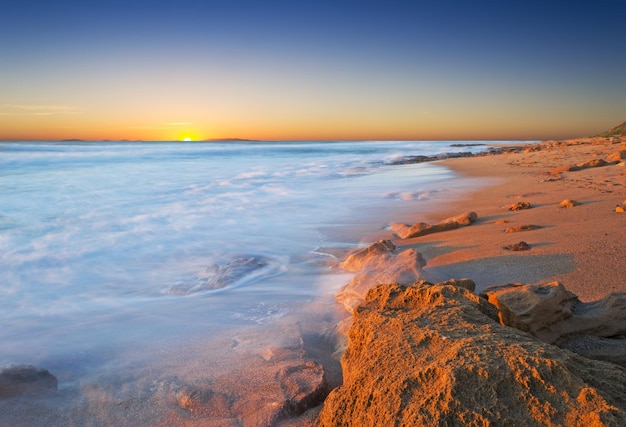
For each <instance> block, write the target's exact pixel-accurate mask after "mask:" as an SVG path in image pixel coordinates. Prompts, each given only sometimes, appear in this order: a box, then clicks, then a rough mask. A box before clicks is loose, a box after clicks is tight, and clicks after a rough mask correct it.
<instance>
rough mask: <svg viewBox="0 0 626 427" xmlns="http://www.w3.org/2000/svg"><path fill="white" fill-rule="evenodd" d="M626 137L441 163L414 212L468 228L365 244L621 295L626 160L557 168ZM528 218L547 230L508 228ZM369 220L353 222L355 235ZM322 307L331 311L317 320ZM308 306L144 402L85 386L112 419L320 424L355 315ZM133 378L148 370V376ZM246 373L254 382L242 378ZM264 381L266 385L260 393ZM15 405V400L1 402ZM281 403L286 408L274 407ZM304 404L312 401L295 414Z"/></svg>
mask: <svg viewBox="0 0 626 427" xmlns="http://www.w3.org/2000/svg"><path fill="white" fill-rule="evenodd" d="M625 143H626V138H621V139H620V140H617V142H615V140H609V139H605V138H596V139H584V140H576V141H563V142H558V143H557V142H547V143H546V142H543V143H532V144H528V145H523V146H518V147H517V148H510V147H501V148H500V150H501V151H499V152H497V153H485V154H478V155H474V156H463V157H456V158H448V159H445V160H436V164H438V165H441V166H445V167H446V168H449V169H450V170H452V171H453V172H454V174H455V176H454V177H453V178H450V179H449V182H450V183H455V182H458V183H459V184H458V185H457V186H456V187H454V188H451V189H450V191H446V192H444V193H441V194H439V195H437V196H436V197H434V198H433V200H432V203H431V201H428V202H427V207H426V208H424V209H420V211H419V212H415V213H413V214H409V217H410V221H411V222H426V223H431V224H437V223H438V222H440V221H442V220H443V219H444V218H449V217H454V216H457V215H459V214H460V213H462V212H468V211H474V212H476V213H477V214H478V219H477V220H476V221H475V222H473V223H471V224H470V225H469V226H463V227H459V228H456V229H453V230H448V231H442V232H436V233H433V234H428V235H425V236H421V237H416V238H409V239H400V238H399V237H398V236H397V235H394V234H393V233H392V231H391V230H390V229H389V227H386V228H385V227H384V225H385V224H381V227H380V228H378V229H374V230H365V233H364V234H362V235H361V236H362V240H361V241H362V242H365V241H368V242H372V241H376V240H377V239H391V240H392V241H393V243H394V244H395V245H396V246H397V248H398V249H397V252H398V253H399V252H403V251H406V250H407V249H414V250H415V251H416V252H417V253H419V254H421V255H420V257H421V256H423V258H424V260H425V262H426V264H425V265H424V266H423V268H418V270H419V273H420V275H419V278H420V279H426V280H428V281H432V282H442V281H446V280H448V279H461V278H469V279H472V280H473V281H474V282H475V283H476V294H478V293H480V292H482V291H483V290H484V289H485V288H487V287H488V286H491V285H502V284H506V283H514V282H521V283H525V284H526V283H537V284H540V283H546V282H550V281H554V280H558V281H560V282H562V283H563V284H564V285H565V287H566V288H567V289H568V290H570V291H572V292H573V293H574V294H576V295H577V296H578V297H580V299H581V300H583V301H595V300H598V299H600V298H603V297H605V296H606V295H607V294H609V293H611V292H618V291H622V292H624V291H626V282H625V281H624V280H623V278H624V277H626V263H624V262H623V256H622V255H621V242H622V241H623V240H624V237H626V229H625V228H624V222H625V221H626V213H618V212H616V211H615V205H621V204H622V203H624V202H626V172H625V170H626V169H625V168H624V166H623V160H622V163H621V166H620V165H619V164H618V162H616V163H615V164H610V165H606V166H603V167H595V168H588V169H583V170H579V171H565V172H564V171H561V172H555V171H553V169H555V168H563V167H564V166H568V165H572V164H578V163H580V162H586V161H588V160H590V159H599V158H607V157H608V156H609V155H611V154H613V153H615V152H617V151H619V150H620V149H621V148H622V147H623V146H624V144H625ZM551 171H552V172H551ZM476 183H480V184H478V185H476ZM564 199H573V200H576V201H577V202H579V203H580V204H579V205H577V206H575V207H572V208H561V207H559V204H560V203H561V201H563V200H564ZM521 201H525V202H529V203H530V204H531V209H526V210H521V211H510V210H508V209H507V207H508V206H509V205H511V204H513V203H516V202H521ZM624 206H626V205H624ZM401 211H402V212H403V213H402V215H404V214H405V211H403V210H402V209H399V210H394V209H393V208H392V209H390V212H389V214H390V215H391V216H393V215H394V212H396V213H400V212H401ZM381 218H382V220H383V221H397V220H398V218H397V217H391V218H389V217H383V216H381ZM524 224H532V225H536V226H538V227H539V228H537V229H534V230H530V231H520V232H514V233H506V232H505V231H504V229H505V228H508V227H514V226H519V225H524ZM362 228H363V227H359V226H358V224H356V225H355V227H354V230H352V231H356V230H357V229H358V230H359V231H360V230H361V229H362ZM520 240H524V241H526V242H528V244H529V245H530V250H528V251H522V252H510V251H506V250H504V249H502V247H503V246H505V245H508V244H511V243H516V242H519V241H520ZM358 246H359V248H360V247H361V245H358ZM355 249H357V248H353V250H355ZM348 252H349V250H348V249H345V250H344V249H343V248H342V249H341V250H338V253H337V256H338V257H340V258H341V257H342V256H345V255H346V254H347V253H348ZM379 267H380V268H381V269H385V268H386V267H388V265H385V264H383V263H381V264H380V266H379ZM337 270H339V269H338V268H337ZM348 276H349V274H347V275H346V280H349V278H348ZM378 283H388V282H378ZM340 286H341V285H339V286H338V288H337V289H336V291H337V293H338V291H339V287H340ZM320 313H325V314H324V315H323V316H321V317H320V316H319V315H320ZM301 314H305V315H306V318H302V319H298V318H295V317H294V316H285V317H284V318H282V320H281V321H280V322H276V323H275V324H273V329H272V331H274V332H275V334H274V335H272V334H271V333H268V334H267V336H262V337H259V336H258V334H257V333H256V332H254V331H253V330H252V329H251V328H250V330H248V329H242V330H240V331H237V333H236V334H235V335H228V334H222V335H220V336H219V337H218V338H217V339H216V340H214V343H217V345H218V346H219V348H220V351H221V352H222V353H224V355H225V356H224V362H225V364H224V366H221V365H219V364H217V363H216V362H215V361H209V360H191V355H192V353H190V354H188V355H180V357H179V362H180V365H179V370H178V371H177V374H176V376H172V375H170V376H169V377H168V376H167V375H166V374H167V369H165V370H164V371H162V372H159V373H158V375H157V379H158V382H156V383H153V384H152V385H149V386H148V385H146V384H144V382H146V381H148V379H149V378H148V376H146V378H138V379H137V382H138V385H137V390H141V393H143V396H142V397H141V398H139V399H136V398H135V397H134V395H133V396H131V393H130V392H129V391H127V392H126V394H128V396H127V395H124V396H120V395H116V394H115V392H114V391H113V389H112V388H111V390H108V389H107V390H105V388H106V387H108V386H110V385H108V384H105V383H103V384H100V385H97V386H96V385H94V386H93V387H95V388H94V389H89V390H87V391H88V392H89V393H90V396H91V397H92V398H93V402H91V403H90V404H92V405H99V403H98V402H100V401H101V400H102V398H103V397H104V398H106V399H112V400H111V402H109V403H110V406H109V407H108V408H109V409H108V410H109V411H111V412H109V413H108V414H107V413H105V412H98V413H99V414H101V415H102V416H103V417H104V418H109V419H114V417H127V416H128V415H133V416H135V419H141V417H143V416H144V415H145V414H144V412H145V410H146V408H148V407H149V406H150V405H153V406H154V408H153V409H157V411H154V410H153V411H151V416H152V417H153V418H152V420H153V421H154V422H155V423H157V424H155V425H165V424H166V423H167V422H168V420H167V419H169V421H171V422H174V421H175V422H186V425H187V424H188V425H202V424H203V423H205V422H206V421H207V420H221V422H222V423H223V424H220V425H235V424H234V423H236V422H238V421H236V420H241V419H245V420H247V421H250V422H252V423H253V424H254V423H257V424H258V425H277V426H283V427H285V426H296V425H297V426H312V425H314V424H315V420H316V419H317V417H318V414H319V413H320V411H321V410H322V408H323V405H322V404H321V401H320V399H322V400H323V398H324V397H323V395H324V393H327V392H328V391H329V390H331V389H335V388H339V386H341V384H342V383H343V379H344V378H343V376H344V375H345V374H343V373H342V368H343V369H345V367H343V366H340V365H339V357H340V356H341V354H342V352H343V348H344V345H345V343H344V342H342V340H344V339H345V337H346V336H347V333H348V329H347V328H348V323H347V322H344V323H342V321H343V320H346V318H351V315H350V313H348V312H347V311H346V310H345V309H344V307H343V306H341V304H340V303H339V302H337V301H336V300H335V297H334V295H332V294H331V293H328V294H324V295H323V296H322V297H320V298H318V299H316V300H315V301H313V302H312V303H309V304H308V305H307V307H306V308H305V309H303V311H302V313H301ZM316 316H317V318H316ZM307 318H308V320H307ZM350 320H351V319H350ZM336 322H339V323H336ZM197 350H198V351H197V352H196V353H197V354H201V353H202V351H203V347H202V346H201V345H198V349H197ZM620 351H621V350H620ZM196 353H194V354H196ZM229 354H230V355H231V356H232V357H229V356H228V355H229ZM205 356H206V355H205ZM342 365H343V362H342ZM163 366H166V367H167V364H164V365H163ZM181 367H182V370H180V368H181ZM322 368H323V369H322ZM168 369H169V368H168ZM229 370H237V371H238V375H236V376H235V377H233V376H232V375H227V374H226V371H229ZM151 373H152V372H151ZM220 373H221V375H220ZM53 374H54V372H53ZM134 374H135V375H138V376H139V375H140V372H139V371H137V372H134ZM324 375H325V376H326V378H323V376H324ZM241 376H243V377H244V378H245V381H241V378H240V377H241ZM116 381H120V382H121V381H122V380H121V379H117V380H116ZM155 384H156V385H155ZM252 384H254V386H252ZM98 387H103V389H102V390H100V389H99V388H98ZM155 387H156V388H155ZM260 389H262V390H264V392H263V393H259V392H258V390H260ZM129 390H131V389H129ZM146 390H150V391H149V392H148V391H146ZM155 390H156V391H155ZM131 391H132V392H133V393H135V392H136V390H131ZM67 394H68V391H67V390H65V391H63V390H60V391H59V393H58V395H57V397H53V398H51V401H50V406H51V407H53V406H54V405H55V399H61V400H62V397H63V395H67ZM261 395H262V396H261ZM68 397H69V396H68ZM114 397H115V399H117V400H119V401H120V402H127V404H128V405H130V408H131V409H130V412H128V410H125V409H123V408H122V407H121V406H120V405H119V404H117V403H115V402H113V398H114ZM237 399H238V400H237ZM274 399H276V400H274ZM280 399H283V400H280ZM59 401H60V400H57V401H56V402H59ZM237 402H240V403H237ZM244 402H245V403H244ZM16 403H18V402H17V401H16ZM270 403H271V404H270ZM9 404H10V402H8V401H7V402H5V403H4V405H5V406H3V407H8V405H9ZM279 404H280V405H283V406H276V405H279ZM36 405H37V406H38V407H39V406H41V407H42V408H43V407H44V406H45V405H42V404H41V403H37V404H36ZM272 405H274V406H272ZM105 406H106V405H105ZM105 406H103V407H102V408H101V410H102V411H105ZM30 408H31V407H30V405H29V404H28V401H26V402H24V405H23V406H21V407H17V408H15V410H16V412H15V415H16V416H17V415H19V416H26V414H30V412H29V411H30ZM94 408H95V409H94ZM94 408H91V407H88V408H86V410H87V409H88V410H96V409H97V410H98V411H100V409H98V408H99V406H98V407H97V408H96V407H94ZM302 408H308V409H306V410H305V411H304V412H303V413H302V414H301V415H298V414H299V413H300V412H299V411H301V409H302ZM20 411H23V413H22V414H20ZM85 413H88V412H85ZM259 414H265V415H266V416H267V417H269V418H267V424H263V422H262V421H261V419H260V418H259V417H260V415H259ZM19 416H18V417H17V418H16V419H19ZM33 416H35V417H36V416H37V415H33ZM41 416H44V415H43V413H42V414H41ZM46 416H49V414H48V415H46ZM240 416H241V417H240ZM58 417H59V419H62V418H63V415H62V414H61V413H59V414H58ZM111 417H113V418H111ZM120 419H122V418H120ZM247 421H246V422H247ZM158 422H162V424H158ZM216 422H217V421H216ZM194 423H197V424H194ZM231 423H233V424H231ZM255 425H256V424H255Z"/></svg>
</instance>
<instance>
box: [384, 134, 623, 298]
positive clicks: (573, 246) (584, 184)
mask: <svg viewBox="0 0 626 427" xmlns="http://www.w3.org/2000/svg"><path fill="white" fill-rule="evenodd" d="M624 142H625V141H624V140H623V139H622V140H620V139H617V138H615V139H612V140H611V139H604V138H596V139H592V138H590V139H580V140H573V141H561V142H545V143H540V144H536V145H533V146H531V147H522V148H520V149H519V150H516V151H514V152H505V153H503V154H499V155H494V156H480V157H473V158H470V159H449V160H445V161H444V162H443V164H444V165H445V166H447V167H450V168H452V169H453V170H455V171H457V172H458V173H460V174H462V175H465V176H471V177H481V178H487V177H488V178H492V180H493V181H492V184H491V185H488V186H486V187H483V188H480V189H479V190H478V191H476V192H470V193H469V194H465V195H463V196H462V197H460V198H459V199H458V200H454V201H450V203H449V204H448V205H447V207H446V209H444V210H443V211H441V212H437V213H436V214H432V216H428V217H426V218H416V220H419V221H425V222H436V221H439V220H441V219H443V218H446V217H449V216H452V215H456V214H459V213H460V212H462V211H467V210H473V211H476V212H477V214H478V218H479V219H478V221H477V223H476V224H474V225H472V226H471V227H464V228H460V229H458V230H454V231H453V232H450V233H437V234H432V235H429V236H424V237H420V238H417V239H413V240H409V241H406V242H397V241H396V243H398V244H399V245H400V246H412V247H415V249H416V250H418V251H419V252H421V253H422V255H423V256H424V257H425V258H426V260H427V265H426V268H425V269H424V271H425V273H426V274H427V275H429V274H430V275H432V276H433V277H432V278H433V279H448V278H459V277H469V278H471V279H473V280H474V281H476V283H477V286H478V290H482V289H484V288H485V287H487V286H489V285H496V284H503V283H515V282H522V283H533V282H540V281H546V280H558V281H561V282H563V283H564V284H565V285H566V286H567V288H568V289H569V290H571V291H572V292H573V293H575V294H576V295H578V296H579V298H580V299H581V300H584V301H593V300H597V299H600V298H602V297H604V296H605V295H606V294H608V293H610V292H617V291H620V292H624V291H626V282H625V281H624V277H626V262H625V261H626V260H625V258H624V252H623V242H624V239H625V238H626V228H625V227H624V225H625V221H626V215H622V214H620V213H616V211H615V208H616V206H621V205H622V204H623V202H625V201H626V175H625V173H626V168H624V165H623V160H621V162H616V163H614V164H611V165H607V166H603V167H591V168H586V169H582V170H579V171H571V172H556V171H554V170H555V169H559V168H562V167H564V166H570V165H576V164H580V163H584V162H587V161H590V160H594V159H595V160H597V159H606V158H607V157H608V156H610V155H612V154H614V153H616V152H618V151H620V147H622V144H624ZM551 171H554V172H552V173H551ZM567 199H570V200H574V201H576V202H578V203H580V204H579V205H577V206H575V207H572V208H563V207H560V206H559V204H560V203H561V202H562V201H563V200H567ZM517 202H528V203H530V205H531V208H530V209H524V210H519V211H510V210H508V207H509V206H510V205H512V204H514V203H517ZM524 224H532V225H537V226H540V227H541V228H539V229H537V230H533V231H523V232H518V233H505V232H504V230H505V229H506V228H509V227H512V226H515V225H524ZM520 240H522V241H526V242H527V243H528V244H529V245H530V247H531V249H530V250H528V251H523V252H509V251H506V250H503V249H502V247H503V246H506V245H508V244H512V243H516V242H519V241H520Z"/></svg>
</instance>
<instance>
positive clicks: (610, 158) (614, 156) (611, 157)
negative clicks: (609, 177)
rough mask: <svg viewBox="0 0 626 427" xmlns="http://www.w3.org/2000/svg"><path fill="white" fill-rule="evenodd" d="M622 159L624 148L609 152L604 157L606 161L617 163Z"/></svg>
mask: <svg viewBox="0 0 626 427" xmlns="http://www.w3.org/2000/svg"><path fill="white" fill-rule="evenodd" d="M624 159H626V150H620V151H617V152H615V153H612V154H610V155H609V156H608V157H607V158H606V161H607V162H608V163H619V162H621V161H622V160H624Z"/></svg>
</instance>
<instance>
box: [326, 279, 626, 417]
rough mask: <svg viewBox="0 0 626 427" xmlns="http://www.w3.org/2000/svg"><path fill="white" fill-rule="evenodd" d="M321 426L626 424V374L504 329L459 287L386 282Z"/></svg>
mask: <svg viewBox="0 0 626 427" xmlns="http://www.w3.org/2000/svg"><path fill="white" fill-rule="evenodd" d="M342 366H343V373H344V384H343V385H342V386H340V387H338V388H336V389H335V390H333V391H332V392H331V393H330V395H329V396H328V398H327V399H326V401H325V403H324V408H323V409H322V411H321V413H320V415H319V418H318V420H317V422H318V425H320V426H351V425H353V426H357V425H358V426H364V425H425V426H432V425H448V426H455V425H456V426H466V425H551V426H554V425H560V426H581V425H586V426H605V425H606V426H615V425H625V423H626V399H625V398H624V396H626V371H624V369H623V368H621V367H619V366H616V365H613V364H610V363H605V362H600V361H593V360H590V359H586V358H583V357H580V356H578V355H575V354H574V353H571V352H569V351H565V350H561V349H560V348H558V347H555V346H553V345H549V344H546V343H544V342H542V341H540V340H539V339H537V338H535V337H533V336H532V335H530V334H529V333H526V332H523V331H520V330H517V329H514V328H511V327H507V326H502V325H501V324H500V323H499V321H498V312H497V309H496V308H495V306H493V305H492V304H490V303H489V302H488V301H487V300H486V299H485V298H481V297H479V296H477V295H475V294H474V293H472V292H470V291H469V290H467V289H465V288H462V287H459V286H454V285H450V284H435V285H433V284H431V283H428V282H424V281H422V282H419V283H417V284H415V285H412V286H402V285H397V284H388V285H380V286H377V287H375V288H373V289H372V290H370V291H369V292H368V294H367V296H366V298H365V302H364V303H363V304H362V305H360V306H359V307H357V309H356V310H355V311H354V323H353V326H352V328H351V329H350V333H349V344H348V348H347V350H346V352H345V354H344V356H343V359H342Z"/></svg>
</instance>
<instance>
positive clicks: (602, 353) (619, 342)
mask: <svg viewBox="0 0 626 427" xmlns="http://www.w3.org/2000/svg"><path fill="white" fill-rule="evenodd" d="M559 347H561V348H564V349H567V350H570V351H573V352H574V353H577V354H580V355H581V356H584V357H586V358H588V359H596V360H604V361H606V362H611V363H614V364H616V365H620V366H621V367H622V368H626V338H625V337H624V336H620V337H611V338H603V337H598V336H594V335H581V336H578V337H574V338H572V339H571V340H568V341H566V342H564V343H563V344H561V345H560V346H559Z"/></svg>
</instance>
